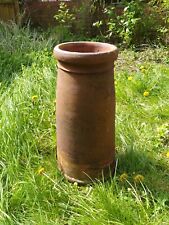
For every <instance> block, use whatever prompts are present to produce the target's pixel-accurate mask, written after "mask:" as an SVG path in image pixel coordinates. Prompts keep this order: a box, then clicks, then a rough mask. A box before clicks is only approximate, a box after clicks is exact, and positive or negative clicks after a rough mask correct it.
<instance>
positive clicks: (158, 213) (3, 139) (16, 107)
mask: <svg viewBox="0 0 169 225" xmlns="http://www.w3.org/2000/svg"><path fill="white" fill-rule="evenodd" d="M56 44H57V40H55V39H54V38H50V37H48V38H46V35H44V34H43V33H37V32H36V31H30V30H29V28H20V29H19V28H18V27H17V26H15V25H13V26H12V27H11V26H10V27H7V26H4V25H2V24H1V25H0V107H1V110H0V143H1V145H0V225H33V224H34V225H54V224H55V225H56V224H57V225H64V224H65V225H66V224H68V225H79V224H80V225H109V224H112V225H115V224H118V225H141V224H142V225H145V224H146V225H157V224H158V225H168V224H169V213H168V210H169V53H168V50H167V49H166V48H164V47H161V48H157V47H156V48H147V49H144V50H142V51H134V50H130V49H128V50H121V51H120V55H119V58H118V61H117V63H116V67H115V86H116V102H117V107H116V151H117V154H116V158H117V165H116V173H115V176H114V177H113V178H111V179H109V180H108V181H106V182H98V183H95V184H92V185H88V186H80V187H79V186H77V184H76V183H75V184H70V183H69V182H68V181H66V180H65V179H64V178H63V176H62V175H61V174H60V172H59V171H58V170H57V164H56V157H55V155H56V146H57V140H56V124H55V110H56V107H55V101H56V97H55V91H56V62H55V60H54V59H53V56H52V50H53V47H54V45H56ZM100 132H104V131H102V130H100Z"/></svg>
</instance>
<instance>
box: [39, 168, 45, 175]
mask: <svg viewBox="0 0 169 225" xmlns="http://www.w3.org/2000/svg"><path fill="white" fill-rule="evenodd" d="M44 171H45V169H44V168H43V167H41V168H39V169H38V171H37V173H38V174H39V175H42V174H43V173H44Z"/></svg>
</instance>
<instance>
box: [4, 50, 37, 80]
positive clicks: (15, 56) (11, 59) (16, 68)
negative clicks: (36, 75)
mask: <svg viewBox="0 0 169 225" xmlns="http://www.w3.org/2000/svg"><path fill="white" fill-rule="evenodd" d="M32 62H33V61H32V59H31V58H30V57H29V55H26V54H25V53H22V52H12V53H11V52H9V51H5V50H3V49H0V82H5V83H7V84H10V83H11V82H12V81H13V79H14V78H15V77H16V76H17V75H18V74H19V73H20V72H21V71H22V66H23V65H24V66H30V65H31V64H32Z"/></svg>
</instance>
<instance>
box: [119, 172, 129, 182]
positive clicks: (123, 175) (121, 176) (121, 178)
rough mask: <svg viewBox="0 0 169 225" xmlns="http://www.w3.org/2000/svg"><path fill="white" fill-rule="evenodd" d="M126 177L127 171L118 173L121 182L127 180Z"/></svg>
mask: <svg viewBox="0 0 169 225" xmlns="http://www.w3.org/2000/svg"><path fill="white" fill-rule="evenodd" d="M127 178H128V175H127V173H123V174H121V175H120V177H119V180H120V181H121V182H124V181H126V180H127Z"/></svg>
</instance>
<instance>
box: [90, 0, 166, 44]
mask: <svg viewBox="0 0 169 225" xmlns="http://www.w3.org/2000/svg"><path fill="white" fill-rule="evenodd" d="M164 7H167V6H166V5H164V4H161V5H160V6H159V5H157V4H154V3H153V1H150V2H149V3H144V1H130V2H124V3H123V5H122V6H121V8H119V9H118V8H117V7H114V6H113V7H112V6H111V5H108V6H106V7H103V10H102V12H103V18H102V20H99V21H96V22H95V23H94V24H93V25H94V26H95V27H97V28H98V29H99V31H100V33H101V35H102V38H103V39H104V40H107V41H118V42H121V43H123V44H125V46H126V45H127V46H129V45H131V44H134V45H138V44H142V43H153V42H156V43H164V44H166V43H167V37H168V35H169V30H168V28H169V21H168V19H167V18H168V11H166V12H165V13H164Z"/></svg>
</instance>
